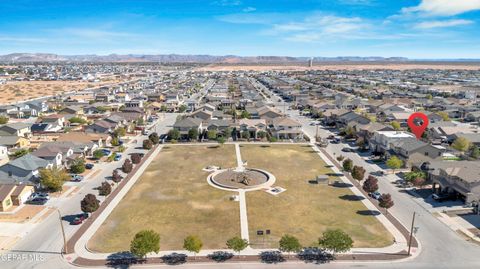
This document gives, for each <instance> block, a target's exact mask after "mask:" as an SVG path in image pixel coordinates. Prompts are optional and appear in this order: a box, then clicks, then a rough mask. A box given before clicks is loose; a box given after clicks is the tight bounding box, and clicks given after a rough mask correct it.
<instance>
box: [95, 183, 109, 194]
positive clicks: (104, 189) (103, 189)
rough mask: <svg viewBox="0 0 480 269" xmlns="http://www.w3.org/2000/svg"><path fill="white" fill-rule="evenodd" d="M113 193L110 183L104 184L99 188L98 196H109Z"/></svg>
mask: <svg viewBox="0 0 480 269" xmlns="http://www.w3.org/2000/svg"><path fill="white" fill-rule="evenodd" d="M111 192H112V186H110V184H109V183H108V182H102V184H101V185H100V187H98V194H99V195H101V196H107V195H109V194H110V193H111Z"/></svg>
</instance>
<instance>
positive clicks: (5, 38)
mask: <svg viewBox="0 0 480 269" xmlns="http://www.w3.org/2000/svg"><path fill="white" fill-rule="evenodd" d="M0 41H2V42H12V43H45V42H47V40H46V39H44V38H30V37H17V36H0Z"/></svg>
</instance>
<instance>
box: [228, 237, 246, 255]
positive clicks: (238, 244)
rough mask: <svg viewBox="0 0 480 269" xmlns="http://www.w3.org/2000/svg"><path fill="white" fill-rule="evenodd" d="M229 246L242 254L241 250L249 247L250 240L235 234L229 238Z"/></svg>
mask: <svg viewBox="0 0 480 269" xmlns="http://www.w3.org/2000/svg"><path fill="white" fill-rule="evenodd" d="M227 247H228V248H229V249H231V250H233V251H235V252H237V253H238V254H240V251H242V250H244V249H245V248H247V247H248V241H247V239H242V238H240V237H238V236H235V237H232V238H230V239H228V240H227Z"/></svg>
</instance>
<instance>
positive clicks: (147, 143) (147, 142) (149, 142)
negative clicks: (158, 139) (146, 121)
mask: <svg viewBox="0 0 480 269" xmlns="http://www.w3.org/2000/svg"><path fill="white" fill-rule="evenodd" d="M142 146H143V149H147V150H150V149H152V147H153V143H152V140H150V139H145V140H143V144H142Z"/></svg>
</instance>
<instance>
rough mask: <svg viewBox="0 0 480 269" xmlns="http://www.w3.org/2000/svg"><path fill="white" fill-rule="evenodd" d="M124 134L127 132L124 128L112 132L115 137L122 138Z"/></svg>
mask: <svg viewBox="0 0 480 269" xmlns="http://www.w3.org/2000/svg"><path fill="white" fill-rule="evenodd" d="M126 134H127V130H125V128H124V127H118V128H117V129H115V131H113V135H114V136H116V137H122V136H125V135H126Z"/></svg>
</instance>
